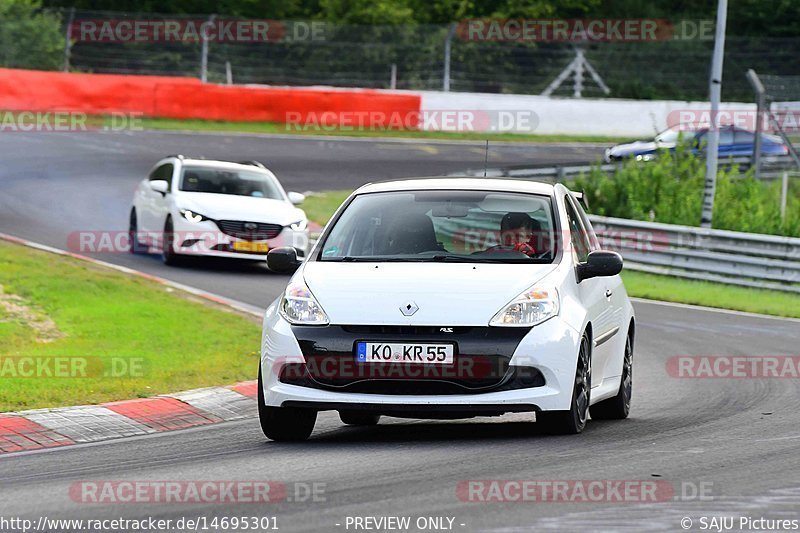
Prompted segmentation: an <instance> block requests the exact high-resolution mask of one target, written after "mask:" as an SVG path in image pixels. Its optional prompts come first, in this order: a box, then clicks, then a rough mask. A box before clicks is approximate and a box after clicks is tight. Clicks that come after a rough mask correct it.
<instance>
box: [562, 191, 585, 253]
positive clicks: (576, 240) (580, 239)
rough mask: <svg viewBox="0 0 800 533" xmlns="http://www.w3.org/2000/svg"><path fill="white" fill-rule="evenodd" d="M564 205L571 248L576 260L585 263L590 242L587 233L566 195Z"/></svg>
mask: <svg viewBox="0 0 800 533" xmlns="http://www.w3.org/2000/svg"><path fill="white" fill-rule="evenodd" d="M564 207H565V208H566V210H567V222H568V224H569V238H570V242H571V243H572V249H573V250H574V251H575V255H576V256H577V258H578V262H580V263H585V262H586V260H587V259H588V258H589V252H590V251H591V244H590V242H589V235H588V233H587V231H586V230H585V229H584V228H583V225H582V224H581V221H580V216H579V215H578V213H577V212H576V211H575V208H574V207H573V206H572V202H571V201H570V199H569V198H568V197H566V196H565V197H564Z"/></svg>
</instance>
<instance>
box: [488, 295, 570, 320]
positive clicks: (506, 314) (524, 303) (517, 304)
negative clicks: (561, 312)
mask: <svg viewBox="0 0 800 533" xmlns="http://www.w3.org/2000/svg"><path fill="white" fill-rule="evenodd" d="M558 309H559V301H558V291H557V290H556V289H555V288H554V287H531V288H530V289H527V290H526V291H525V292H523V293H522V294H520V295H519V296H517V297H516V298H514V299H513V300H512V301H511V302H510V303H509V304H508V305H506V306H505V307H504V308H503V309H501V310H500V312H499V313H497V314H496V315H494V318H492V320H491V322H489V325H490V326H501V327H514V326H525V327H530V326H535V325H537V324H541V323H542V322H544V321H545V320H548V319H550V318H553V317H554V316H556V315H558Z"/></svg>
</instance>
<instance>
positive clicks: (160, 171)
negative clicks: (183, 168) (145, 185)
mask: <svg viewBox="0 0 800 533" xmlns="http://www.w3.org/2000/svg"><path fill="white" fill-rule="evenodd" d="M173 169H174V167H173V165H172V163H164V164H163V165H160V166H158V167H156V168H155V170H153V172H151V173H150V181H155V180H164V181H166V182H167V183H170V184H171V182H172V171H173Z"/></svg>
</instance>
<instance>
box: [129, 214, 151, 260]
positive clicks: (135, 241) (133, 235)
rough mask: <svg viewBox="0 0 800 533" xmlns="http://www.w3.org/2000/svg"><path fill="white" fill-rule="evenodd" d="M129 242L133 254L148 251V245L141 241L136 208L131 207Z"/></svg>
mask: <svg viewBox="0 0 800 533" xmlns="http://www.w3.org/2000/svg"><path fill="white" fill-rule="evenodd" d="M128 243H129V244H130V247H129V251H130V252H131V253H132V254H143V253H145V252H147V250H148V248H147V245H146V244H144V243H142V242H141V241H139V221H138V219H137V217H136V209H131V215H130V217H129V219H128Z"/></svg>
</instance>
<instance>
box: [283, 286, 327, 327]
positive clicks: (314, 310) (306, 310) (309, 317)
mask: <svg viewBox="0 0 800 533" xmlns="http://www.w3.org/2000/svg"><path fill="white" fill-rule="evenodd" d="M278 309H279V311H280V314H281V316H282V317H283V318H285V319H286V320H287V321H288V322H289V323H290V324H301V325H304V326H324V325H326V324H327V323H328V315H326V314H325V311H323V310H322V307H321V306H320V305H319V302H317V299H316V298H314V295H313V294H311V291H310V290H309V289H308V287H307V286H306V284H305V283H303V282H302V281H294V282H292V283H289V286H288V287H286V291H285V292H284V293H283V296H282V297H281V303H280V305H279V306H278Z"/></svg>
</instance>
